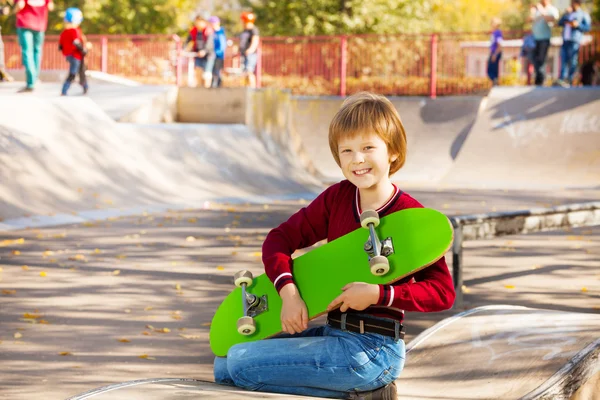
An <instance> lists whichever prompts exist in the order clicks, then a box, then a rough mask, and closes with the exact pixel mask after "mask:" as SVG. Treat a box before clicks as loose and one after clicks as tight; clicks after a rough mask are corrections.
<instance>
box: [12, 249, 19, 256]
mask: <svg viewBox="0 0 600 400" xmlns="http://www.w3.org/2000/svg"><path fill="white" fill-rule="evenodd" d="M10 254H12V255H13V256H19V255H21V252H20V251H19V250H13V251H11V252H10Z"/></svg>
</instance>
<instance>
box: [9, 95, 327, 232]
mask: <svg viewBox="0 0 600 400" xmlns="http://www.w3.org/2000/svg"><path fill="white" fill-rule="evenodd" d="M0 110H2V113H3V116H2V119H1V121H0V218H4V219H8V218H16V217H21V216H23V215H27V214H37V215H48V214H55V213H67V214H70V213H77V212H80V211H83V210H94V209H113V208H117V209H122V208H126V207H140V206H146V205H157V204H163V205H164V204H167V205H173V206H174V205H178V204H180V205H182V206H196V207H198V206H199V205H200V206H201V205H202V203H203V202H204V201H207V200H213V199H220V200H225V201H227V200H233V199H240V201H244V202H246V201H252V200H253V199H256V198H260V199H264V198H265V197H269V196H271V197H277V196H284V197H285V196H303V195H307V192H310V193H311V194H312V193H313V191H314V190H315V188H316V186H317V185H318V184H319V183H318V182H317V181H316V180H315V179H314V178H313V177H312V176H311V175H310V174H308V173H306V172H304V171H302V170H299V169H297V168H295V167H294V165H295V164H294V163H293V162H291V161H290V160H288V159H286V158H285V157H284V156H283V155H282V154H279V153H277V152H271V153H269V152H266V151H265V147H264V146H263V144H262V142H261V141H260V140H259V139H258V138H257V137H256V135H255V134H254V133H252V132H251V131H250V130H249V129H248V128H246V127H245V126H244V125H207V124H202V125H200V124H188V125H169V124H162V125H160V124H158V125H134V124H118V123H116V122H114V120H112V119H111V118H110V117H109V116H108V115H106V114H105V113H104V112H103V111H102V110H101V109H100V108H99V107H98V106H97V105H96V104H95V103H94V102H92V101H91V100H89V99H86V98H81V97H79V98H76V97H72V98H69V97H67V98H53V99H48V98H37V97H33V96H18V95H17V96H15V95H8V96H2V97H0ZM259 201H260V200H259ZM263 201H264V200H263ZM142 211H143V210H140V211H139V212H142ZM55 222H56V221H55Z"/></svg>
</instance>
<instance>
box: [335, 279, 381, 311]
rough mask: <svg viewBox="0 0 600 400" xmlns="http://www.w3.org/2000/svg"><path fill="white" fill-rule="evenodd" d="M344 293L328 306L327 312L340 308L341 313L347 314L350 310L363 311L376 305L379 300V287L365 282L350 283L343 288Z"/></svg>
mask: <svg viewBox="0 0 600 400" xmlns="http://www.w3.org/2000/svg"><path fill="white" fill-rule="evenodd" d="M342 290H343V291H344V293H342V294H340V295H339V296H338V297H336V298H335V299H334V300H333V301H332V302H331V303H329V305H328V306H327V311H331V310H333V309H334V308H336V307H337V306H338V305H340V304H341V306H340V311H341V312H346V311H347V310H348V309H349V308H351V309H353V310H356V311H362V310H364V309H365V308H367V307H369V306H371V305H373V304H376V303H377V300H379V286H378V285H373V284H370V283H364V282H353V283H349V284H347V285H346V286H344V287H343V288H342Z"/></svg>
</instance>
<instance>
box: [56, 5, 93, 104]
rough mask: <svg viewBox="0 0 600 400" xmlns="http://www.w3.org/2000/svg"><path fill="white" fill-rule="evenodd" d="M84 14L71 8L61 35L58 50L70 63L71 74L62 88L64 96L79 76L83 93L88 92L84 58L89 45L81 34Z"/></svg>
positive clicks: (67, 12) (68, 9)
mask: <svg viewBox="0 0 600 400" xmlns="http://www.w3.org/2000/svg"><path fill="white" fill-rule="evenodd" d="M82 21H83V13H82V12H81V10H80V9H78V8H75V7H71V8H67V11H66V12H65V19H64V22H65V28H64V29H63V31H62V33H61V34H60V38H59V40H58V48H59V50H61V51H62V53H63V56H65V57H66V59H67V62H68V63H69V74H68V75H67V79H66V80H65V83H64V84H63V87H62V92H61V94H62V96H66V95H67V92H68V91H69V88H70V87H71V83H73V81H74V80H75V76H76V75H77V74H79V83H80V84H81V86H82V87H83V93H84V94H86V93H87V91H88V84H87V80H86V78H85V68H82V64H83V57H84V56H85V55H86V54H87V48H88V47H89V44H86V41H85V36H84V35H83V33H82V32H81V28H80V27H79V25H81V22H82Z"/></svg>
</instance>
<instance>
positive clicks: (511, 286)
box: [504, 285, 515, 289]
mask: <svg viewBox="0 0 600 400" xmlns="http://www.w3.org/2000/svg"><path fill="white" fill-rule="evenodd" d="M504 287H505V288H506V289H514V288H515V286H514V285H504Z"/></svg>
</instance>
